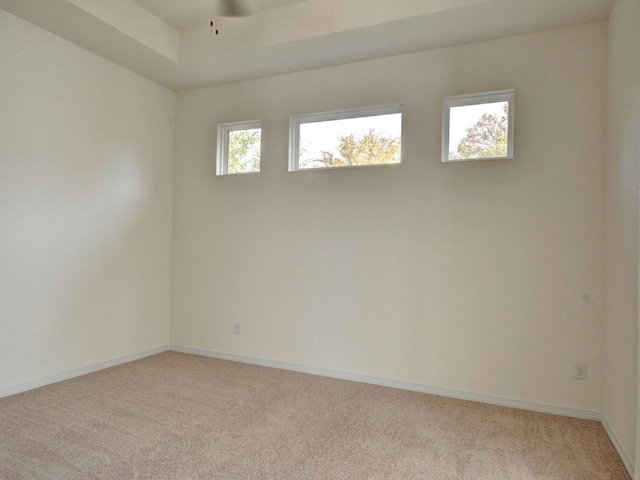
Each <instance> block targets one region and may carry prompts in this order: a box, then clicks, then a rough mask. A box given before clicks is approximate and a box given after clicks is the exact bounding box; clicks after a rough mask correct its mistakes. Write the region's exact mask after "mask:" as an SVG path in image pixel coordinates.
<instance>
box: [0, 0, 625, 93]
mask: <svg viewBox="0 0 640 480" xmlns="http://www.w3.org/2000/svg"><path fill="white" fill-rule="evenodd" d="M215 1H218V0H214V1H212V0H0V8H2V9H4V10H6V11H8V12H9V13H12V14H13V15H16V16H18V17H21V18H23V19H25V20H27V21H29V22H31V23H33V24H35V25H38V26H40V27H42V28H44V29H46V30H49V31H51V32H53V33H55V34H56V35H59V36H61V37H63V38H66V39H67V40H69V41H71V42H74V43H76V44H77V45H79V46H81V47H83V48H86V49H87V50H90V51H92V52H94V53H96V54H98V55H101V56H103V57H105V58H107V59H109V60H111V61H113V62H115V63H118V64H120V65H122V66H124V67H125V68H128V69H129V70H132V71H134V72H136V73H139V74H140V75H143V76H145V77H147V78H149V79H151V80H153V81H155V82H157V83H159V84H161V85H164V86H166V87H168V88H171V89H173V90H185V89H190V88H197V87H203V86H207V85H213V84H218V83H224V82H231V81H238V80H244V79H249V78H256V77H261V76H267V75H275V74H281V73H288V72H294V71H300V70H306V69H312V68H320V67H325V66H330V65H338V64H342V63H347V62H354V61H360V60H366V59H371V58H378V57H383V56H389V55H396V54H401V53H407V52H412V51H418V50H425V49H431V48H439V47H443V46H448V45H456V44H461V43H467V42H472V41H481V40H488V39H492V38H498V37H503V36H509V35H517V34H522V33H529V32H535V31H540V30H546V29H551V28H557V27H564V26H569V25H576V24H580V23H587V22H593V21H599V20H605V19H607V18H608V16H609V12H610V10H611V7H612V4H613V1H614V0H246V1H247V2H249V3H250V5H251V8H252V11H253V15H251V16H248V17H241V18H222V17H215V24H216V28H217V29H218V30H219V35H216V34H215V29H212V28H211V27H210V26H209V22H210V20H211V16H212V7H213V8H214V9H215Z"/></svg>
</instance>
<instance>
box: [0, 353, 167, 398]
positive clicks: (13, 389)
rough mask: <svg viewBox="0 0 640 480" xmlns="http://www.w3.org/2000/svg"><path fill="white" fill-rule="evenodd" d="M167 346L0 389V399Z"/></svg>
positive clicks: (148, 354)
mask: <svg viewBox="0 0 640 480" xmlns="http://www.w3.org/2000/svg"><path fill="white" fill-rule="evenodd" d="M170 349H171V348H170V346H169V345H162V346H160V347H156V348H152V349H150V350H145V351H143V352H137V353H132V354H130V355H125V356H123V357H118V358H114V359H113V360H107V361H106V362H100V363H96V364H95V365H89V366H88V367H82V368H78V369H76V370H71V371H69V372H63V373H58V374H56V375H51V376H49V377H44V378H40V379H37V380H32V381H30V382H25V383H19V384H17V385H11V386H8V387H3V388H0V398H3V397H8V396H9V395H15V394H17V393H22V392H26V391H28V390H33V389H34V388H40V387H44V386H46V385H51V384H53V383H57V382H62V381H64V380H69V379H71V378H75V377H80V376H82V375H86V374H88V373H93V372H97V371H99V370H104V369H105V368H111V367H115V366H116V365H122V364H123V363H128V362H133V361H134V360H140V359H142V358H145V357H150V356H151V355H157V354H158V353H162V352H168V351H169V350H170Z"/></svg>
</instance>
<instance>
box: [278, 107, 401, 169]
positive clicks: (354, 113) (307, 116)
mask: <svg viewBox="0 0 640 480" xmlns="http://www.w3.org/2000/svg"><path fill="white" fill-rule="evenodd" d="M394 113H400V114H403V113H404V105H403V104H402V103H390V104H386V105H375V106H371V107H357V108H347V109H344V110H332V111H328V112H317V113H304V114H300V115H291V116H290V117H289V171H290V172H308V171H318V170H321V171H325V170H339V169H344V168H365V167H381V166H391V165H399V164H400V163H402V126H401V127H400V162H399V163H380V164H374V165H350V166H344V167H331V168H303V169H301V168H300V158H299V154H300V125H302V124H304V123H316V122H326V121H332V120H347V119H350V118H363V117H377V116H379V115H391V114H394ZM403 117H404V115H403ZM403 123H404V120H403Z"/></svg>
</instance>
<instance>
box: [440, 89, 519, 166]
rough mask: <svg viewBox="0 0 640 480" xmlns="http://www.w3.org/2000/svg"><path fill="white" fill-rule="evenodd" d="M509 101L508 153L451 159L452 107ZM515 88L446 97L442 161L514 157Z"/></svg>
mask: <svg viewBox="0 0 640 480" xmlns="http://www.w3.org/2000/svg"><path fill="white" fill-rule="evenodd" d="M498 102H507V103H508V105H509V113H508V116H507V121H508V122H509V125H508V139H507V155H506V156H504V157H478V158H462V159H449V153H450V152H449V126H450V114H451V109H452V108H454V107H463V106H467V105H480V104H483V103H498ZM514 104H515V90H513V89H511V90H497V91H494V92H484V93H471V94H467V95H454V96H450V97H444V99H443V108H442V162H443V163H449V162H469V161H477V160H504V159H511V158H513V143H514V138H513V134H514V118H515V116H514V114H515V108H514Z"/></svg>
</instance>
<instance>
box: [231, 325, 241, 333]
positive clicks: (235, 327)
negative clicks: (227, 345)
mask: <svg viewBox="0 0 640 480" xmlns="http://www.w3.org/2000/svg"><path fill="white" fill-rule="evenodd" d="M233 333H235V334H236V335H240V333H241V331H240V322H234V323H233Z"/></svg>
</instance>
